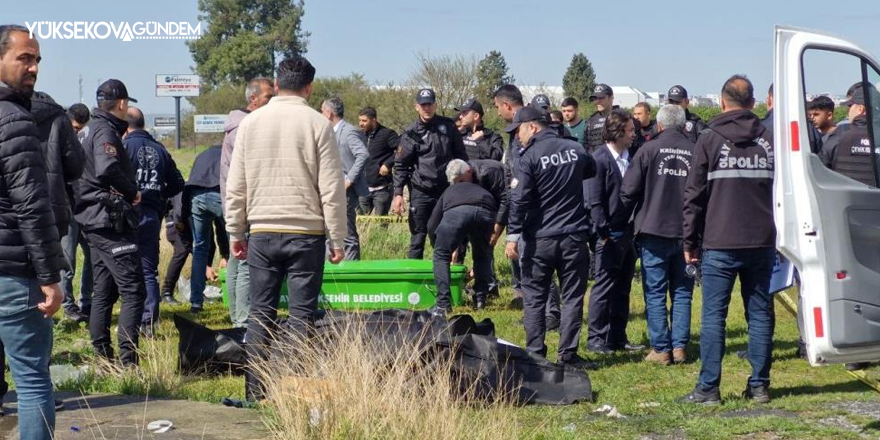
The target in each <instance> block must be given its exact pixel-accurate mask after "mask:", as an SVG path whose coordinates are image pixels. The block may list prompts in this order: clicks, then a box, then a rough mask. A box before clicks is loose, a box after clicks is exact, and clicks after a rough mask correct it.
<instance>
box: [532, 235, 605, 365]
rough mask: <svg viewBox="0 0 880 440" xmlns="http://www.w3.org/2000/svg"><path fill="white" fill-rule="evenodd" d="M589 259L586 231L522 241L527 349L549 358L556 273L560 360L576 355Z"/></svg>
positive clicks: (582, 315)
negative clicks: (551, 299)
mask: <svg viewBox="0 0 880 440" xmlns="http://www.w3.org/2000/svg"><path fill="white" fill-rule="evenodd" d="M589 260H590V254H589V250H588V243H587V233H586V232H581V233H576V234H570V235H559V236H555V237H546V238H538V239H535V238H532V239H522V240H521V247H520V264H521V265H522V290H523V309H524V310H523V311H524V316H523V325H524V326H525V331H526V349H527V350H529V351H531V352H533V353H537V354H539V355H541V356H546V355H547V345H545V344H544V337H545V335H546V333H547V322H546V318H545V311H546V308H547V300H548V297H549V296H550V290H551V287H550V286H551V285H552V282H553V275H554V273H555V274H556V275H557V276H558V278H559V294H560V306H561V307H560V309H561V316H560V320H559V350H558V352H557V353H558V358H559V360H560V361H565V360H568V359H570V358H571V357H572V356H574V355H575V354H577V349H578V342H579V340H580V334H581V326H582V321H583V318H584V296H585V295H586V293H587V274H588V270H589V266H590V264H589V263H590V261H589Z"/></svg>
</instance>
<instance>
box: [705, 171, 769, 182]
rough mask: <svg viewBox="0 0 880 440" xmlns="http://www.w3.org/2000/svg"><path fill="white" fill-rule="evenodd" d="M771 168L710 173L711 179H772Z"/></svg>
mask: <svg viewBox="0 0 880 440" xmlns="http://www.w3.org/2000/svg"><path fill="white" fill-rule="evenodd" d="M772 178H773V171H770V170H718V171H712V172H711V173H709V180H714V179H772Z"/></svg>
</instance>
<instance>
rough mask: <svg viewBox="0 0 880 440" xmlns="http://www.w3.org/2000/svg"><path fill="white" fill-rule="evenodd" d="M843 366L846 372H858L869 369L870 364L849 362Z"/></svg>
mask: <svg viewBox="0 0 880 440" xmlns="http://www.w3.org/2000/svg"><path fill="white" fill-rule="evenodd" d="M844 366H845V367H846V371H859V370H864V369H865V368H868V367H870V366H871V363H870V362H850V363H848V364H846V365H844Z"/></svg>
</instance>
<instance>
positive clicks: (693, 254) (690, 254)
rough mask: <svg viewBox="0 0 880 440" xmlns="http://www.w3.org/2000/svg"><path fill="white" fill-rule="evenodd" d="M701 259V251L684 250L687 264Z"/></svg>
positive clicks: (695, 262)
mask: <svg viewBox="0 0 880 440" xmlns="http://www.w3.org/2000/svg"><path fill="white" fill-rule="evenodd" d="M699 261H700V251H699V250H694V251H684V263H685V264H697V263H698V262H699Z"/></svg>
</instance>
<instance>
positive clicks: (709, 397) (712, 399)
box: [675, 386, 721, 405]
mask: <svg viewBox="0 0 880 440" xmlns="http://www.w3.org/2000/svg"><path fill="white" fill-rule="evenodd" d="M675 401H676V402H678V403H693V404H697V405H719V404H721V391H720V390H719V389H718V388H717V387H716V388H712V389H711V390H708V391H703V390H702V389H700V387H699V386H696V387H694V390H693V391H691V392H690V394H688V395H686V396H682V397H679V398H678V399H675Z"/></svg>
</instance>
